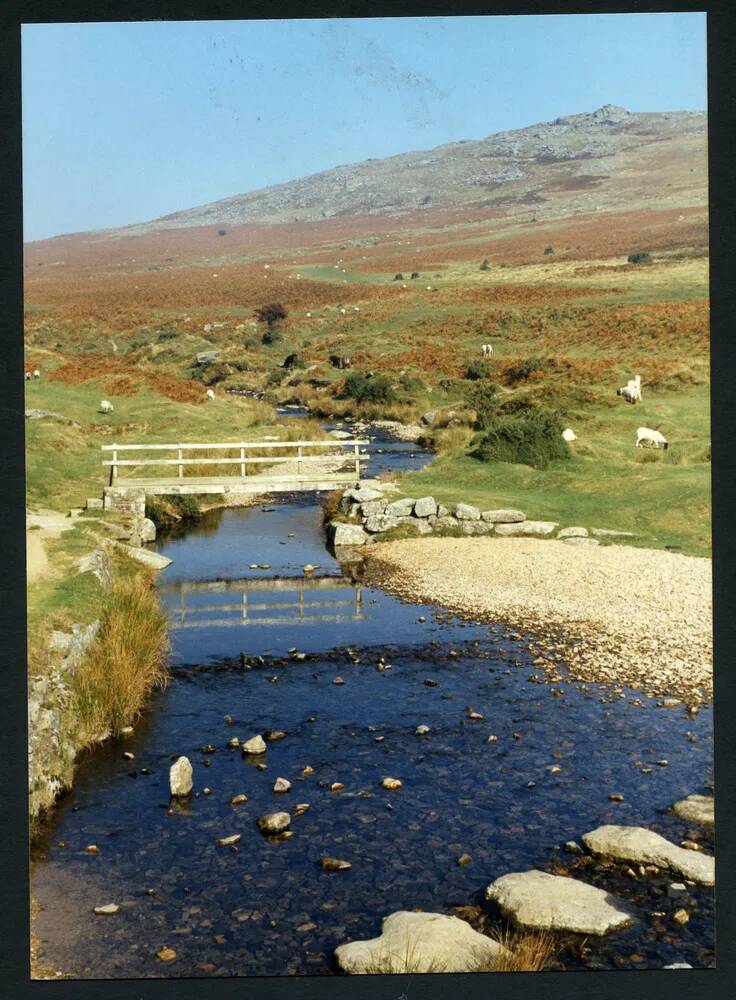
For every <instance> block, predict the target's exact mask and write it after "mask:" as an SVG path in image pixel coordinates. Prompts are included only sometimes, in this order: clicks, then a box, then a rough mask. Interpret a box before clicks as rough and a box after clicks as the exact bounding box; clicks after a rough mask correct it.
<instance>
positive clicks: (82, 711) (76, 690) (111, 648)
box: [72, 571, 169, 742]
mask: <svg viewBox="0 0 736 1000" xmlns="http://www.w3.org/2000/svg"><path fill="white" fill-rule="evenodd" d="M168 648H169V640H168V622H167V619H166V614H165V613H164V611H163V609H162V608H161V607H160V605H159V603H158V600H157V598H156V592H155V589H154V586H153V575H152V573H150V572H142V573H141V572H140V571H136V572H135V573H131V574H126V575H122V574H121V575H120V576H119V578H118V579H116V580H115V582H114V584H113V589H112V592H111V594H110V595H109V599H108V600H107V601H106V603H105V605H104V608H103V610H102V614H101V618H100V628H99V632H98V634H97V639H96V640H95V642H94V644H93V645H92V647H91V648H90V649H89V651H88V653H87V655H86V657H85V659H84V661H83V662H82V664H81V665H80V667H79V669H78V670H77V672H76V674H75V677H74V682H73V687H72V710H73V712H74V714H75V716H76V719H77V721H78V723H79V725H80V728H81V731H82V733H83V738H85V742H91V741H93V740H94V738H95V737H96V736H98V735H99V734H100V733H104V732H108V731H109V732H112V733H113V734H116V733H118V732H119V731H120V729H121V728H122V727H123V726H126V725H129V724H130V723H131V722H132V721H133V720H134V719H135V718H136V717H137V716H138V714H139V713H140V707H141V705H142V703H143V701H144V699H145V698H146V696H147V695H148V694H149V693H150V692H151V691H152V690H153V689H154V688H156V687H162V686H164V684H165V683H166V657H167V653H168Z"/></svg>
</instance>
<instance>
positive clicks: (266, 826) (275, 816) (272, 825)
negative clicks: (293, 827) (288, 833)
mask: <svg viewBox="0 0 736 1000" xmlns="http://www.w3.org/2000/svg"><path fill="white" fill-rule="evenodd" d="M290 824H291V816H290V815H289V814H288V813H287V812H276V813H266V814H265V815H264V816H260V817H259V818H258V829H259V830H260V831H261V833H269V834H276V833H283V832H284V830H288V829H289V826H290Z"/></svg>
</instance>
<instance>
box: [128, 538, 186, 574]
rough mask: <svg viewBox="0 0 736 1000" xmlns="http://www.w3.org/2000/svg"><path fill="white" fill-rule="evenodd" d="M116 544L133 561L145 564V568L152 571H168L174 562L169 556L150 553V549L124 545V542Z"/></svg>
mask: <svg viewBox="0 0 736 1000" xmlns="http://www.w3.org/2000/svg"><path fill="white" fill-rule="evenodd" d="M115 544H116V545H117V546H118V548H120V549H122V551H123V552H126V553H127V554H128V555H129V556H130V558H131V559H135V560H136V561H137V562H139V563H143V565H144V566H150V567H151V569H156V570H158V569H166V567H167V566H170V565H171V563H172V562H173V560H172V559H169V558H168V556H162V555H160V554H159V553H158V552H150V551H149V550H148V549H141V548H138V547H137V546H135V545H124V544H123V543H122V542H116V543H115Z"/></svg>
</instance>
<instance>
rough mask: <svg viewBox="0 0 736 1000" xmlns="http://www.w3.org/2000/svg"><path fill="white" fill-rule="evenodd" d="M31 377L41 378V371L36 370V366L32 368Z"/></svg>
mask: <svg viewBox="0 0 736 1000" xmlns="http://www.w3.org/2000/svg"><path fill="white" fill-rule="evenodd" d="M33 377H34V378H41V372H40V371H39V370H38V368H34V369H33Z"/></svg>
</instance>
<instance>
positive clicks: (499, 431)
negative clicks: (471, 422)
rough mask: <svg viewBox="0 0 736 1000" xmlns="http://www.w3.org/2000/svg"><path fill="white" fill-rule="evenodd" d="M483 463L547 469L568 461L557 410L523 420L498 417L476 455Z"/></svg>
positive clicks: (485, 432) (539, 411)
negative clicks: (552, 463)
mask: <svg viewBox="0 0 736 1000" xmlns="http://www.w3.org/2000/svg"><path fill="white" fill-rule="evenodd" d="M472 454H473V456H474V457H475V458H478V459H480V460H481V461H483V462H513V463H515V464H519V465H530V466H532V467H533V468H535V469H546V468H547V466H548V465H549V464H550V462H553V461H556V460H558V459H562V458H567V457H568V456H569V454H570V451H569V448H568V446H567V442H566V441H564V440H563V438H562V422H561V421H560V418H559V415H558V414H557V413H556V412H555V411H554V410H547V409H543V408H542V407H539V408H538V409H537V410H536V411H535V412H531V411H530V412H529V413H528V414H526V415H525V416H521V417H498V418H497V419H495V420H493V421H491V422H489V423H488V424H486V426H485V428H484V429H483V434H482V436H481V438H480V440H479V441H478V443H477V444H476V447H475V450H474V451H473V452H472Z"/></svg>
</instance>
